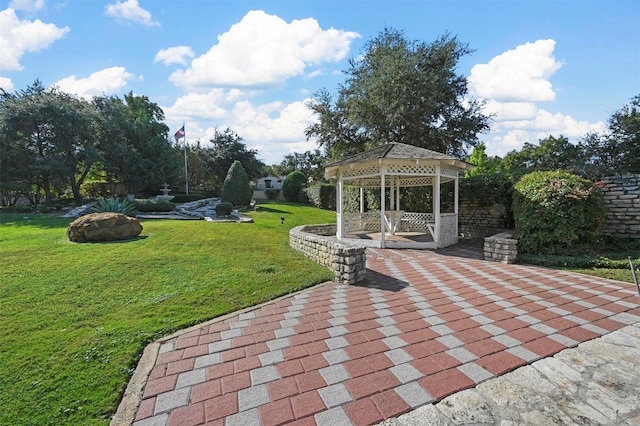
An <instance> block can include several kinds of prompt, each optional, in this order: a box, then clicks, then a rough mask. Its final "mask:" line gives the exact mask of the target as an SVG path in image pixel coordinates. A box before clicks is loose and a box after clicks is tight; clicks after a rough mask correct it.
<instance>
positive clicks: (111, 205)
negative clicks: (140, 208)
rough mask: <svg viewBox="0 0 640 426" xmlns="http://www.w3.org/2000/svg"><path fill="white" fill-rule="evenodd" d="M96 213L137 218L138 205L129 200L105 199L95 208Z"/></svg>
mask: <svg viewBox="0 0 640 426" xmlns="http://www.w3.org/2000/svg"><path fill="white" fill-rule="evenodd" d="M93 210H94V211H95V212H96V213H105V212H113V213H121V214H124V215H127V216H131V217H135V216H136V214H137V210H136V204H135V203H134V202H133V201H129V200H118V199H117V198H103V199H102V200H100V201H98V203H97V204H96V205H95V206H93Z"/></svg>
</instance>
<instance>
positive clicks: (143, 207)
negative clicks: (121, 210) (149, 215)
mask: <svg viewBox="0 0 640 426" xmlns="http://www.w3.org/2000/svg"><path fill="white" fill-rule="evenodd" d="M134 202H135V204H136V208H137V209H138V212H170V211H173V210H174V209H175V208H176V205H175V203H173V202H171V201H168V200H135V201H134Z"/></svg>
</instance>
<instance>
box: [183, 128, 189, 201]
mask: <svg viewBox="0 0 640 426" xmlns="http://www.w3.org/2000/svg"><path fill="white" fill-rule="evenodd" d="M182 128H183V129H185V130H184V136H183V137H182V138H183V142H184V189H185V193H186V194H187V195H189V174H188V172H187V130H186V128H185V127H184V122H183V123H182Z"/></svg>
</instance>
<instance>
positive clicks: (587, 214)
mask: <svg viewBox="0 0 640 426" xmlns="http://www.w3.org/2000/svg"><path fill="white" fill-rule="evenodd" d="M513 213H514V219H515V228H516V238H518V250H519V251H520V252H522V253H537V254H554V253H566V252H567V250H572V251H575V250H576V249H578V248H579V246H581V245H595V244H597V243H599V242H600V240H601V235H602V229H603V225H604V205H603V200H602V194H601V192H600V189H599V188H598V187H596V186H595V185H593V184H592V183H591V182H590V181H588V180H586V179H583V178H581V177H579V176H576V175H574V174H571V173H569V172H565V171H560V170H556V171H539V172H533V173H529V174H527V175H524V176H522V178H520V180H519V181H518V182H517V183H516V185H515V186H514V192H513Z"/></svg>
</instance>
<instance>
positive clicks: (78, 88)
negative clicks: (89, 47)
mask: <svg viewBox="0 0 640 426" xmlns="http://www.w3.org/2000/svg"><path fill="white" fill-rule="evenodd" d="M133 77H134V75H133V74H131V73H128V72H127V70H126V69H125V68H124V67H111V68H106V69H103V70H100V71H96V72H94V73H92V74H91V75H90V76H89V77H87V78H80V79H78V78H76V76H74V75H72V76H70V77H66V78H63V79H62V80H59V81H57V82H55V83H53V86H57V87H58V88H59V89H60V90H62V91H63V92H66V93H71V94H75V95H78V96H80V97H83V98H92V97H93V96H101V95H112V94H116V93H118V92H120V90H122V88H123V87H125V86H126V85H127V81H128V80H131V79H132V78H133Z"/></svg>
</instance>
